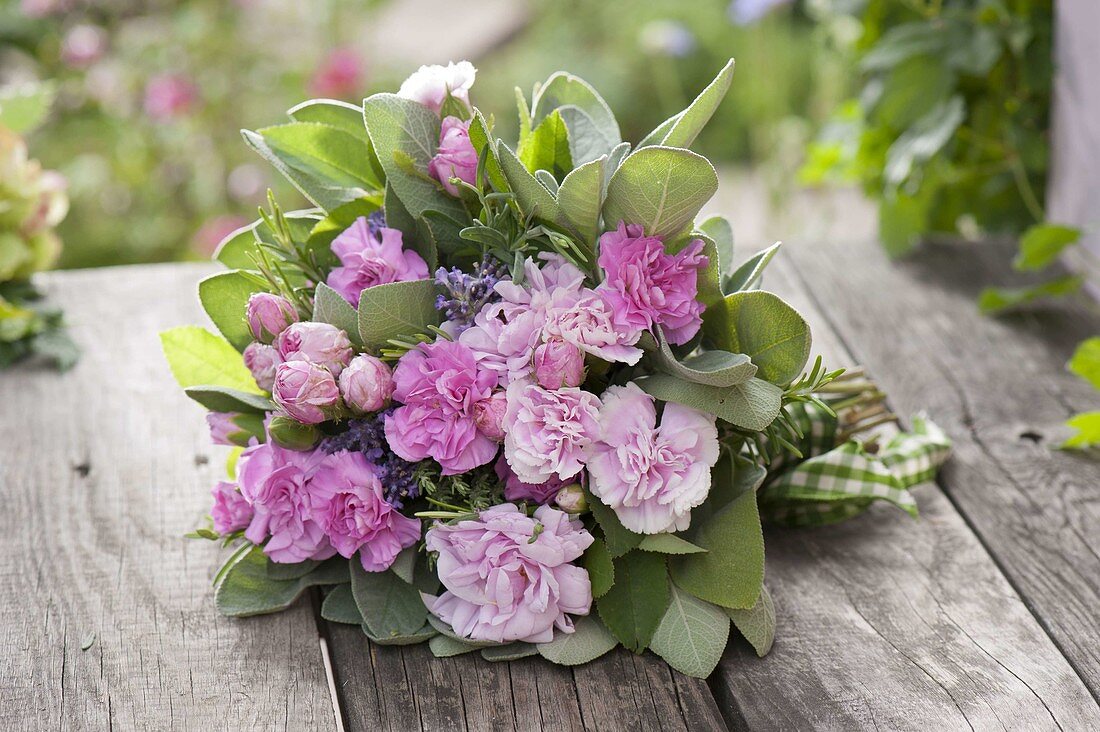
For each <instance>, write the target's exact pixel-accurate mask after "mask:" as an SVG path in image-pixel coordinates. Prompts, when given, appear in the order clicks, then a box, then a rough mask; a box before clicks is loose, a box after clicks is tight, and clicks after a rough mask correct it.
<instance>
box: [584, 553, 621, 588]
mask: <svg viewBox="0 0 1100 732" xmlns="http://www.w3.org/2000/svg"><path fill="white" fill-rule="evenodd" d="M584 568H585V570H587V571H588V579H589V580H590V581H591V582H592V597H603V596H604V595H605V594H607V591H608V590H610V589H611V585H613V584H615V565H614V563H613V562H612V558H611V552H609V551H608V550H607V544H606V543H605V542H604V540H603V539H596V540H594V541H593V542H592V544H591V545H590V546H589V547H588V549H587V550H586V551H585V552H584Z"/></svg>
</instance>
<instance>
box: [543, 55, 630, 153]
mask: <svg viewBox="0 0 1100 732" xmlns="http://www.w3.org/2000/svg"><path fill="white" fill-rule="evenodd" d="M570 107H572V108H574V109H576V110H579V111H580V112H583V113H584V115H585V116H586V117H587V118H588V119H589V120H590V121H591V124H592V126H593V128H594V130H595V132H596V134H598V135H599V137H600V138H601V139H603V140H605V141H607V143H608V147H607V149H605V150H601V151H599V152H598V153H597V155H596V157H599V155H602V154H603V153H606V152H609V151H610V150H611V148H613V147H615V146H616V145H618V144H619V142H620V141H621V140H622V139H623V138H622V133H620V132H619V123H618V122H617V121H615V114H614V113H613V112H612V111H611V107H610V106H608V104H607V102H605V101H604V99H603V97H601V96H600V95H599V93H598V92H597V91H596V90H595V89H593V88H592V86H591V85H590V84H589V83H588V82H586V81H585V80H584V79H581V78H580V77H577V76H574V75H572V74H569V73H566V72H564V71H559V72H557V73H555V74H553V75H551V76H550V78H549V79H547V80H546V83H544V84H542V85H541V86H540V87H539V89H538V91H537V92H536V93H535V97H534V99H533V100H532V104H531V117H532V122H533V123H534V124H536V125H538V124H540V123H541V122H542V120H543V119H545V118H546V117H549V116H550V115H551V114H553V112H554V111H555V110H559V109H562V108H570ZM566 114H568V113H566ZM563 116H565V115H564V114H563ZM574 121H575V120H574ZM570 132H571V133H572V132H573V128H572V127H571V128H570ZM582 134H584V135H585V136H588V134H589V133H588V132H587V131H583V132H582ZM593 152H595V149H593ZM582 162H588V161H587V160H581V161H577V164H578V165H580V164H581V163H582Z"/></svg>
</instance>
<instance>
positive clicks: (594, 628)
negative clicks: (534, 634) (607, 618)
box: [536, 615, 618, 666]
mask: <svg viewBox="0 0 1100 732" xmlns="http://www.w3.org/2000/svg"><path fill="white" fill-rule="evenodd" d="M616 645H618V641H617V640H615V636H613V635H611V633H609V632H608V630H607V628H605V627H604V625H603V623H601V622H600V621H599V620H598V619H596V618H594V617H592V616H591V615H584V616H581V617H577V618H574V619H573V632H572V633H562V632H561V631H560V630H559V631H555V632H554V640H552V641H550V642H549V643H539V644H538V645H537V646H536V648H537V649H538V653H539V655H540V656H542V657H543V658H545V659H546V660H547V661H550V662H551V663H556V664H558V665H560V666H579V665H581V664H584V663H588V662H589V661H594V660H596V659H597V658H599V657H600V656H602V655H604V654H605V653H607V652H608V651H610V650H611V649H613V648H614V647H615V646H616Z"/></svg>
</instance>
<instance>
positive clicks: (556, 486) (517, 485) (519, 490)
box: [493, 455, 579, 504]
mask: <svg viewBox="0 0 1100 732" xmlns="http://www.w3.org/2000/svg"><path fill="white" fill-rule="evenodd" d="M493 469H494V470H495V471H496V474H497V477H498V478H500V481H501V482H502V483H504V498H505V499H506V500H509V501H511V502H512V503H520V502H522V501H527V502H528V503H538V504H544V503H550V502H551V500H552V499H553V498H554V496H555V495H556V494H557V492H558V491H559V490H561V488H562V486H564V485H565V484H566V481H564V480H562V479H560V478H558V477H557V476H553V477H551V478H550V479H549V480H547V481H546V482H545V483H539V484H537V485H536V484H533V483H524V482H523V481H522V480H520V479H519V477H518V476H516V474H515V473H514V472H512V469H511V468H510V467H509V466H508V460H507V458H505V457H504V456H503V455H501V456H500V457H499V458H497V462H496V465H494V466H493ZM578 477H579V476H578ZM574 480H575V479H574Z"/></svg>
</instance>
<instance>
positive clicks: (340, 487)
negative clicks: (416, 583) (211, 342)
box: [309, 452, 420, 572]
mask: <svg viewBox="0 0 1100 732" xmlns="http://www.w3.org/2000/svg"><path fill="white" fill-rule="evenodd" d="M309 488H310V497H311V501H312V507H313V508H312V515H313V516H314V517H315V518H316V520H317V521H318V522H320V524H321V525H322V526H323V527H324V529H325V533H326V534H327V535H328V538H329V541H330V542H332V545H333V547H335V548H336V551H337V552H338V553H339V554H340V556H342V557H347V558H349V559H350V558H351V557H352V556H354V554H355V552H359V561H360V562H361V563H362V565H363V569H365V570H367V571H368V572H382V571H384V570H386V569H389V567H390V565H392V564H393V560H394V559H396V558H397V555H398V553H400V551H401V550H402V549H404V548H405V547H408V546H412V545H413V544H415V543H416V542H417V541H418V540H419V539H420V521H419V520H417V519H414V518H409V517H407V516H403V515H402V514H401V513H399V512H398V511H397V510H396V509H394V507H393V506H391V505H390V504H389V503H387V502H386V500H385V498H383V491H382V484H381V483H380V482H379V480H378V477H377V476H376V475H375V473H374V468H373V467H372V466H371V464H370V463H369V462H367V459H366V458H365V457H364V456H363V454H362V453H359V452H338V453H334V454H332V455H330V456H328V457H327V458H325V460H324V462H323V463H321V465H320V466H319V467H318V469H317V471H316V473H314V475H313V479H312V480H311V481H310V485H309Z"/></svg>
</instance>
